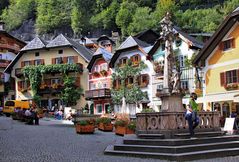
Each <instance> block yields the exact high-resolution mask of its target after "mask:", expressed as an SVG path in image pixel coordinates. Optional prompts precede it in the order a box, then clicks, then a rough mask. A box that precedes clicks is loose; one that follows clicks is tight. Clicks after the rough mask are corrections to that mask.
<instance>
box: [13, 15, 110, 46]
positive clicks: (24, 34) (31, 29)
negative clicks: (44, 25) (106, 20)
mask: <svg viewBox="0 0 239 162" xmlns="http://www.w3.org/2000/svg"><path fill="white" fill-rule="evenodd" d="M10 33H11V34H12V35H14V36H15V37H17V38H19V39H21V40H23V41H26V42H29V41H31V40H32V39H34V38H35V37H36V35H37V32H36V28H35V20H34V19H33V18H32V19H29V20H26V21H24V22H23V23H22V25H21V26H20V27H19V28H18V29H16V30H13V31H11V32H10ZM59 34H64V35H65V36H68V37H70V38H79V37H80V36H75V35H74V33H73V30H72V29H71V27H69V26H61V27H60V28H57V29H55V30H54V31H53V32H52V33H47V34H43V35H41V38H43V39H44V40H52V39H53V38H55V37H56V36H57V35H59ZM102 34H105V35H108V36H111V34H112V33H111V31H109V30H103V29H99V28H98V29H95V30H93V31H88V32H87V33H85V34H83V35H84V36H87V37H88V38H97V37H100V36H101V35H102Z"/></svg>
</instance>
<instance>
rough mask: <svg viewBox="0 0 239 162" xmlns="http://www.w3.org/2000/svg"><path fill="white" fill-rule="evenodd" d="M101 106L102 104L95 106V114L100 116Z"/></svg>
mask: <svg viewBox="0 0 239 162" xmlns="http://www.w3.org/2000/svg"><path fill="white" fill-rule="evenodd" d="M102 108H103V106H102V104H97V105H96V114H102V112H103V109H102Z"/></svg>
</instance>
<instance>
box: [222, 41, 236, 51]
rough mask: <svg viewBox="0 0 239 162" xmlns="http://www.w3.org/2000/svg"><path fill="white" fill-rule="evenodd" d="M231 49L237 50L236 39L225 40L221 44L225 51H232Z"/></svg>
mask: <svg viewBox="0 0 239 162" xmlns="http://www.w3.org/2000/svg"><path fill="white" fill-rule="evenodd" d="M231 48H235V40H234V38H232V39H228V40H225V41H223V42H222V43H221V44H220V49H221V50H223V51H227V50H230V49H231Z"/></svg>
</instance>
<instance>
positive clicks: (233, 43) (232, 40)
mask: <svg viewBox="0 0 239 162" xmlns="http://www.w3.org/2000/svg"><path fill="white" fill-rule="evenodd" d="M231 42H232V48H236V43H235V38H232V39H231Z"/></svg>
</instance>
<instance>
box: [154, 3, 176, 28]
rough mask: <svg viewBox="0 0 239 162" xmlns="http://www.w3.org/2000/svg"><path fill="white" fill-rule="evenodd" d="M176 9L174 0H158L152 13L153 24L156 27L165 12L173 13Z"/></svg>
mask: <svg viewBox="0 0 239 162" xmlns="http://www.w3.org/2000/svg"><path fill="white" fill-rule="evenodd" d="M177 10H178V6H177V5H176V3H175V1H174V0H159V1H158V3H157V6H156V9H155V11H154V13H153V19H154V24H155V27H156V28H159V26H160V24H159V23H160V21H161V20H162V19H163V17H164V16H165V14H166V13H167V12H170V13H172V14H173V13H175V12H176V11H177Z"/></svg>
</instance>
